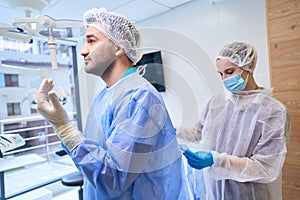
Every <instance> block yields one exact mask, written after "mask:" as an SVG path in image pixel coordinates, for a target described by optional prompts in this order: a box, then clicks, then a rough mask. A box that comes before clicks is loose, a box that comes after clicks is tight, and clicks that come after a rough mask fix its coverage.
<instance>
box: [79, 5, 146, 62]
mask: <svg viewBox="0 0 300 200" xmlns="http://www.w3.org/2000/svg"><path fill="white" fill-rule="evenodd" d="M83 22H84V25H85V26H92V27H95V28H97V29H98V30H99V31H100V32H101V33H102V34H104V35H105V36H106V37H108V38H109V39H110V40H111V41H112V42H113V43H115V44H116V45H117V46H119V47H121V48H124V49H125V53H126V55H127V56H128V58H129V59H130V60H131V61H132V62H133V64H136V63H137V62H138V61H139V60H140V59H141V57H142V54H143V52H142V49H141V37H140V33H139V31H138V30H137V29H136V27H135V26H134V24H133V23H132V22H131V21H129V20H128V19H127V18H125V17H123V16H121V15H118V14H115V13H112V12H107V11H106V9H105V8H99V9H98V8H93V9H90V10H88V11H86V12H85V13H84V15H83Z"/></svg>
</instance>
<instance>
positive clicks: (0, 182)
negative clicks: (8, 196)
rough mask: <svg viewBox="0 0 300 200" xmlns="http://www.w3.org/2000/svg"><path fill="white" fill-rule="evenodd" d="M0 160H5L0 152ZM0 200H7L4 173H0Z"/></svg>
mask: <svg viewBox="0 0 300 200" xmlns="http://www.w3.org/2000/svg"><path fill="white" fill-rule="evenodd" d="M0 158H3V155H2V152H1V150H0ZM0 200H5V188H4V172H3V171H2V172H0Z"/></svg>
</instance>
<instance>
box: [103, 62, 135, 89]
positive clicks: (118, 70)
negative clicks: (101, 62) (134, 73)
mask: <svg viewBox="0 0 300 200" xmlns="http://www.w3.org/2000/svg"><path fill="white" fill-rule="evenodd" d="M131 66H132V64H131V63H130V62H128V61H127V60H126V59H125V60H124V59H122V58H119V59H117V60H116V61H115V62H114V64H113V66H111V67H112V69H111V70H110V73H109V74H106V75H105V76H103V77H102V79H103V80H104V82H105V83H106V85H107V87H108V88H109V87H111V86H112V85H114V84H115V83H116V82H118V81H119V80H120V79H121V77H122V75H123V74H124V73H125V72H126V70H128V69H129V68H130V67H131Z"/></svg>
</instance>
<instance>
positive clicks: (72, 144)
mask: <svg viewBox="0 0 300 200" xmlns="http://www.w3.org/2000/svg"><path fill="white" fill-rule="evenodd" d="M56 133H57V135H58V137H59V138H60V140H61V141H62V142H63V143H64V145H65V146H66V147H67V148H68V150H69V151H70V152H71V151H73V150H74V149H75V148H76V147H77V146H78V145H79V143H80V142H82V141H83V140H84V137H83V135H82V133H81V132H80V131H78V130H77V129H75V128H74V126H73V125H72V124H71V123H66V124H64V125H61V126H59V127H58V128H56Z"/></svg>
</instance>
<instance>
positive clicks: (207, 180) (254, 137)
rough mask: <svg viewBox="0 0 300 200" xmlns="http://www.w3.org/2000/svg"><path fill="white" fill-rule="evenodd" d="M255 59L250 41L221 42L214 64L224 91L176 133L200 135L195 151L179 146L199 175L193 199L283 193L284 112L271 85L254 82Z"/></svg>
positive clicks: (248, 199) (247, 199) (251, 198)
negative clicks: (193, 123)
mask: <svg viewBox="0 0 300 200" xmlns="http://www.w3.org/2000/svg"><path fill="white" fill-rule="evenodd" d="M256 61H257V54H256V50H255V48H254V47H253V46H252V45H250V44H249V43H245V42H233V43H231V44H227V45H225V46H224V48H223V49H221V50H220V52H219V54H218V56H217V58H216V65H217V71H218V73H219V74H220V75H221V79H222V80H223V84H224V86H225V88H226V89H227V90H228V91H226V92H225V94H220V95H215V96H213V97H211V98H210V99H209V100H208V101H207V102H206V103H205V105H203V107H202V109H201V112H200V116H199V120H198V121H197V123H196V124H195V126H194V127H185V128H184V127H181V128H178V137H179V138H181V139H185V140H188V141H192V142H198V141H200V142H199V145H198V147H199V149H198V150H199V151H198V152H192V151H191V150H186V151H185V152H184V155H185V156H186V158H187V161H188V163H189V164H190V166H192V167H193V168H195V169H198V170H196V174H198V176H196V177H202V178H203V181H200V183H199V180H198V181H197V183H198V185H197V186H196V188H197V189H198V191H197V192H196V193H198V195H199V196H197V195H196V199H197V198H198V199H201V197H200V194H202V193H204V194H205V196H204V197H202V198H203V199H209V200H235V199H240V200H257V199H259V200H267V199H276V200H278V199H282V194H281V170H282V167H283V164H284V160H285V156H286V152H287V148H286V144H287V142H288V139H289V123H290V121H289V115H288V111H287V109H286V107H285V106H284V105H283V104H282V103H280V102H279V101H277V100H276V99H275V98H273V97H272V91H271V90H269V89H265V88H262V87H259V86H258V85H257V84H256V82H255V80H254V78H253V70H254V68H255V65H256ZM201 169H203V170H201ZM202 173H203V174H202ZM199 174H200V175H201V176H199ZM203 190H204V191H203Z"/></svg>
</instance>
